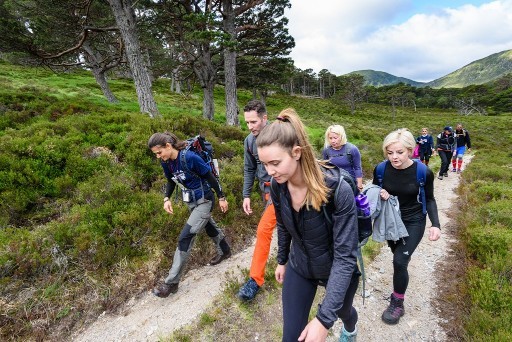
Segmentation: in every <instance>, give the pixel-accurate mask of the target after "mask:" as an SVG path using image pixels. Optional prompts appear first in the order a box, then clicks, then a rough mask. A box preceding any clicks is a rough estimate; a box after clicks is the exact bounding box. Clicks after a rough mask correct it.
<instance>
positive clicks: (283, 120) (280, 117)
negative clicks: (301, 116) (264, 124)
mask: <svg viewBox="0 0 512 342" xmlns="http://www.w3.org/2000/svg"><path fill="white" fill-rule="evenodd" d="M276 119H277V120H279V121H281V122H288V119H287V118H283V117H282V116H278V117H277V118H276Z"/></svg>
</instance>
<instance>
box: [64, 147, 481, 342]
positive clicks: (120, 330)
mask: <svg viewBox="0 0 512 342" xmlns="http://www.w3.org/2000/svg"><path fill="white" fill-rule="evenodd" d="M470 158H471V156H465V161H464V165H466V164H467V163H468V162H469V161H470ZM459 179H460V176H459V175H457V174H455V173H452V172H450V175H449V177H448V178H445V179H443V180H438V179H436V180H435V196H436V200H437V206H438V209H439V219H440V221H441V227H446V225H448V224H449V219H448V217H447V213H448V212H449V211H450V209H451V205H452V202H453V200H454V198H455V196H456V194H455V192H454V191H453V190H455V188H457V186H458V184H459ZM429 226H430V223H427V227H429ZM442 233H443V234H442V236H441V239H440V240H439V241H436V242H431V241H429V240H428V235H425V236H424V238H423V240H422V242H421V243H420V245H419V247H418V249H417V250H416V252H415V253H414V255H413V257H412V260H411V263H410V266H409V274H410V282H409V288H408V290H407V294H406V299H405V312H406V314H405V316H404V317H403V318H402V319H401V320H400V323H399V324H397V325H395V326H389V325H386V324H384V323H383V322H382V320H381V318H380V316H381V314H382V311H383V310H384V309H385V308H386V307H387V303H388V302H387V301H386V300H385V298H386V297H388V296H389V294H390V291H391V290H392V263H391V260H392V257H391V252H390V251H389V248H387V247H384V248H382V251H381V253H380V255H379V256H378V257H377V258H376V259H375V261H374V262H372V263H371V264H370V265H366V275H367V281H366V291H367V294H368V293H369V296H368V297H367V298H365V304H364V305H363V303H362V297H361V296H356V300H355V303H354V306H355V307H356V308H357V310H358V312H359V323H358V331H359V333H358V339H359V340H361V341H370V340H371V341H445V340H446V335H445V332H444V331H443V330H442V328H441V327H440V323H441V318H440V317H439V316H438V313H437V311H436V310H435V308H434V306H433V305H432V300H433V299H434V298H435V297H436V293H437V287H438V284H437V281H436V276H435V272H436V265H437V264H438V262H439V261H441V260H442V259H443V258H444V257H445V255H446V254H447V253H449V251H450V246H451V244H452V243H453V242H454V238H453V237H452V236H450V234H449V233H447V230H446V229H445V230H443V231H442ZM425 234H428V229H427V230H426V232H425ZM276 240H277V239H273V248H275V241H276ZM253 250H254V245H252V246H250V247H249V248H247V249H246V250H244V251H242V252H240V253H238V254H236V255H233V256H232V257H231V258H230V259H228V260H226V261H224V262H222V263H221V264H220V265H217V266H214V267H212V266H204V267H201V268H199V269H196V270H191V271H189V272H188V273H187V274H186V275H185V276H184V278H183V280H182V282H181V283H180V288H179V291H178V292H177V293H176V294H175V295H171V296H170V297H169V298H167V299H160V298H157V297H155V296H153V295H152V294H151V293H150V292H148V293H146V294H144V295H142V296H141V297H139V298H137V299H132V300H131V301H130V302H129V303H127V304H126V305H125V307H124V308H123V309H122V314H118V315H110V314H104V315H101V316H100V317H98V319H97V320H96V322H94V323H93V324H92V325H90V326H89V327H87V328H86V329H84V330H81V331H78V332H76V333H75V334H74V335H73V341H81V342H85V341H91V342H92V341H102V342H110V341H158V340H159V338H163V337H166V336H168V335H170V334H171V333H172V332H173V331H174V330H175V329H177V328H179V327H181V326H183V325H186V324H188V323H190V322H191V321H193V320H194V319H195V318H196V317H198V316H199V315H200V314H201V312H203V311H204V310H205V309H206V308H207V307H208V305H209V304H210V302H211V300H212V299H213V297H214V296H216V295H217V294H219V293H220V292H221V291H222V290H223V284H224V282H225V280H226V278H227V274H231V273H233V274H234V275H240V274H241V273H240V272H239V269H246V268H249V266H250V261H251V257H252V252H253ZM340 327H341V323H340V322H339V321H338V322H337V323H336V324H335V326H334V327H333V329H332V332H333V334H331V336H330V337H329V338H328V341H337V339H338V337H339V331H340Z"/></svg>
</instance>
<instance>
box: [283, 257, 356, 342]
mask: <svg viewBox="0 0 512 342" xmlns="http://www.w3.org/2000/svg"><path fill="white" fill-rule="evenodd" d="M359 275H360V273H359V271H358V270H357V267H356V269H355V270H354V273H353V274H352V279H351V280H350V285H349V287H348V289H347V292H346V294H345V299H344V300H343V306H342V307H341V309H340V310H339V311H338V312H337V313H336V314H337V315H338V317H339V318H341V320H342V321H343V324H344V326H345V329H346V330H347V331H353V330H354V329H355V326H356V323H357V311H356V309H355V308H354V307H353V306H352V303H353V302H354V296H355V294H356V291H357V286H358V285H359ZM318 285H319V283H318V280H313V279H306V278H304V277H302V276H301V275H300V274H298V273H297V272H295V271H294V270H293V268H292V267H290V266H289V265H287V266H286V273H285V278H284V283H283V296H282V300H283V341H284V342H288V341H293V342H296V341H297V340H298V339H299V336H300V334H301V333H302V330H304V328H305V327H306V325H307V324H308V317H309V311H310V310H311V305H312V304H313V299H314V298H315V294H316V290H317V288H318Z"/></svg>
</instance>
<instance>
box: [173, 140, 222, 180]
mask: <svg viewBox="0 0 512 342" xmlns="http://www.w3.org/2000/svg"><path fill="white" fill-rule="evenodd" d="M187 143H188V145H187V147H186V148H185V149H184V150H183V152H182V153H180V156H181V160H180V161H181V167H182V168H183V171H185V172H188V173H192V172H190V170H189V169H188V165H187V162H186V160H185V155H186V152H187V151H188V150H190V151H193V152H194V153H196V154H197V155H199V156H200V157H201V159H203V160H204V162H205V163H206V164H207V165H208V166H209V167H210V170H211V171H212V173H213V175H214V176H215V177H216V178H217V179H218V178H219V167H218V162H217V159H214V158H213V155H214V150H213V146H212V144H211V143H210V142H209V141H208V140H206V139H205V138H204V137H203V136H201V135H196V136H195V137H193V138H190V139H187Z"/></svg>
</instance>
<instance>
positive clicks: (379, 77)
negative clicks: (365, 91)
mask: <svg viewBox="0 0 512 342" xmlns="http://www.w3.org/2000/svg"><path fill="white" fill-rule="evenodd" d="M350 74H358V75H361V76H363V77H364V80H365V84H366V85H370V86H374V87H380V86H386V85H393V84H398V83H404V84H409V85H412V86H413V87H421V86H423V85H424V83H422V82H416V81H413V80H410V79H408V78H405V77H398V76H394V75H391V74H388V73H387V72H384V71H375V70H358V71H353V72H351V73H349V75H350Z"/></svg>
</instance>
